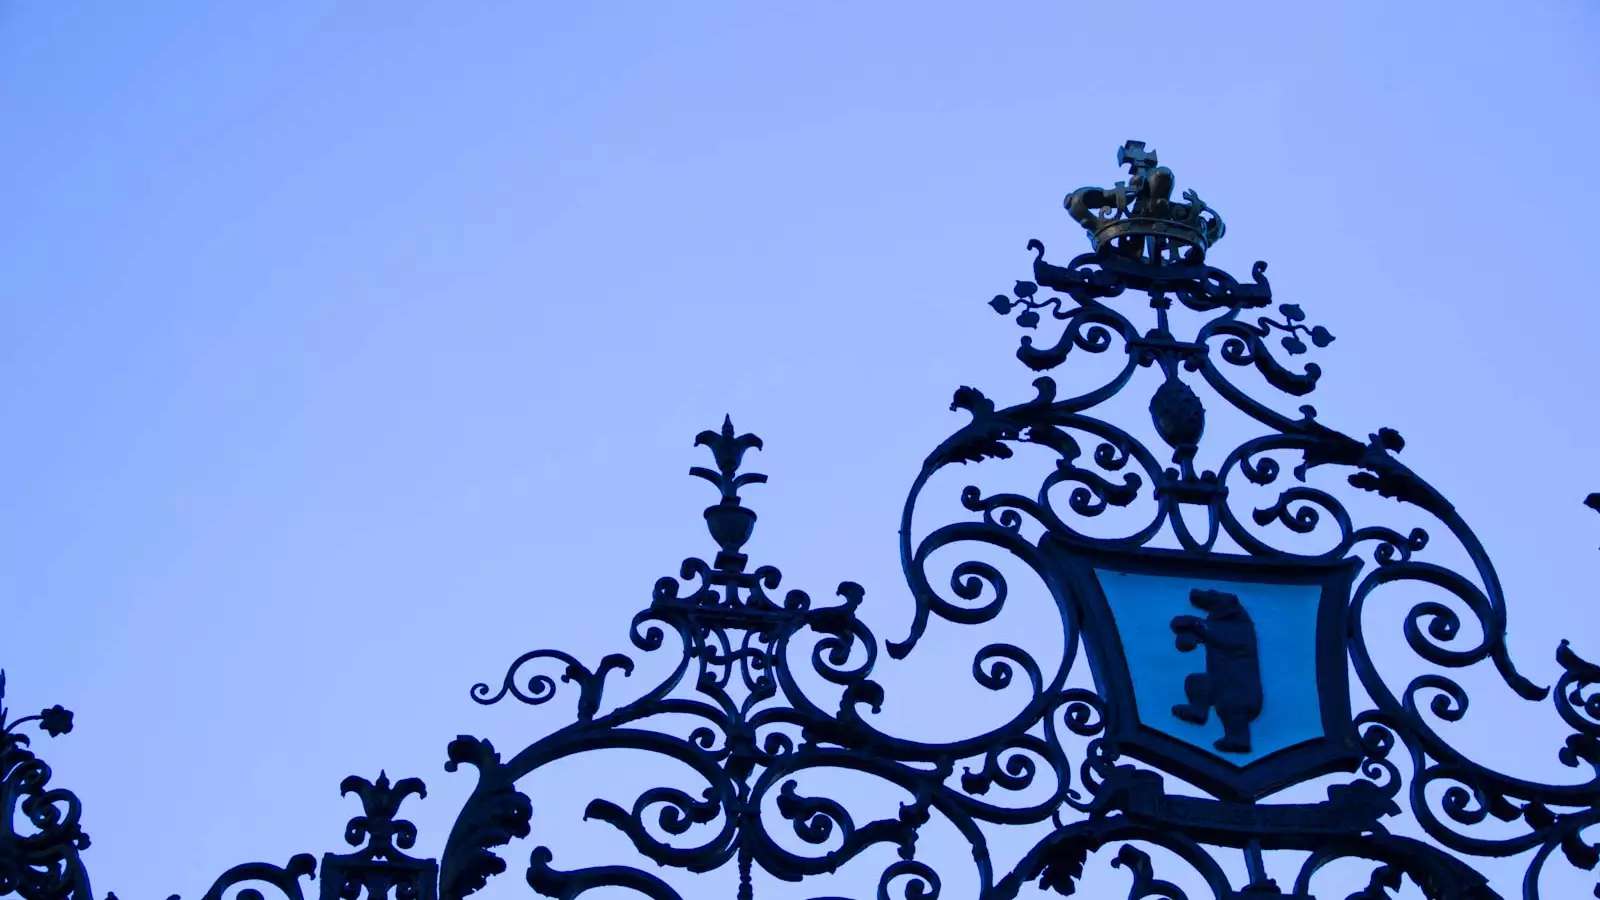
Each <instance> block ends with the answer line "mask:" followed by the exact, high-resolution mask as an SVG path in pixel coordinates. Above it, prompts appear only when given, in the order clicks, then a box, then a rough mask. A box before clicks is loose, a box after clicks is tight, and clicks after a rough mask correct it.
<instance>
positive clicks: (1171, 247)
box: [1065, 141, 1223, 265]
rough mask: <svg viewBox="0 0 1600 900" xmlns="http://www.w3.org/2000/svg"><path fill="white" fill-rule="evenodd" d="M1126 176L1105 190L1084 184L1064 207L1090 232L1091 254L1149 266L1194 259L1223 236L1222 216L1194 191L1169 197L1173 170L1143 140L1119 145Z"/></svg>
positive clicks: (1197, 258)
mask: <svg viewBox="0 0 1600 900" xmlns="http://www.w3.org/2000/svg"><path fill="white" fill-rule="evenodd" d="M1117 165H1119V166H1127V167H1128V180H1127V181H1119V182H1117V183H1116V186H1114V187H1109V188H1101V187H1083V188H1078V189H1077V190H1075V191H1073V192H1072V193H1070V194H1068V195H1067V199H1066V202H1065V206H1066V208H1067V211H1068V212H1070V213H1072V217H1073V218H1074V219H1077V220H1078V223H1079V224H1081V225H1082V226H1083V227H1084V230H1085V231H1087V232H1088V234H1089V241H1090V243H1091V244H1093V245H1094V249H1095V252H1097V253H1104V254H1110V255H1115V256H1118V257H1121V258H1123V259H1129V260H1136V261H1139V262H1144V263H1149V264H1152V265H1172V264H1182V263H1198V262H1200V261H1202V260H1204V259H1205V255H1206V250H1207V249H1208V248H1209V247H1210V246H1211V245H1212V244H1214V243H1216V242H1217V241H1218V240H1220V239H1221V238H1222V232H1223V225H1222V216H1220V215H1218V213H1217V211H1216V210H1214V209H1212V208H1211V207H1209V206H1207V205H1206V203H1205V201H1204V200H1201V199H1200V196H1199V195H1198V194H1196V193H1195V192H1194V191H1192V190H1186V191H1184V192H1183V199H1182V200H1173V199H1172V188H1173V184H1174V183H1175V179H1174V177H1173V174H1172V170H1171V169H1169V168H1167V167H1166V166H1163V165H1159V164H1158V162H1157V160H1156V152H1155V151H1154V150H1148V149H1146V148H1145V145H1144V141H1127V142H1125V143H1124V144H1123V145H1122V146H1121V147H1120V148H1118V149H1117Z"/></svg>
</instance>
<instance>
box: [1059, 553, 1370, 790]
mask: <svg viewBox="0 0 1600 900" xmlns="http://www.w3.org/2000/svg"><path fill="white" fill-rule="evenodd" d="M1047 543H1048V544H1050V546H1049V549H1048V551H1047V552H1048V553H1049V554H1050V556H1051V558H1052V559H1053V560H1054V561H1055V563H1056V565H1057V566H1059V568H1060V571H1061V573H1062V574H1063V575H1064V576H1065V577H1064V580H1065V582H1066V583H1067V584H1068V585H1069V586H1070V588H1071V590H1072V592H1073V594H1074V597H1075V600H1074V603H1075V606H1076V608H1077V612H1078V616H1079V622H1080V623H1081V625H1082V629H1083V635H1084V638H1085V643H1086V644H1087V647H1088V652H1089V659H1090V665H1091V668H1092V669H1093V672H1094V676H1095V680H1096V683H1097V684H1098V686H1099V688H1100V691H1101V693H1102V695H1103V696H1104V697H1105V698H1106V700H1107V703H1108V721H1107V741H1108V742H1109V743H1110V745H1111V748H1112V749H1114V750H1116V751H1117V752H1119V753H1122V754H1126V755H1128V756H1130V757H1133V758H1135V759H1139V760H1142V761H1144V762H1146V763H1148V764H1150V765H1152V766H1155V767H1156V768H1158V769H1161V770H1163V771H1166V772H1169V773H1171V774H1172V775H1174V776H1177V777H1178V778H1181V779H1183V780H1185V781H1187V782H1189V783H1190V784H1193V785H1195V786H1196V787H1199V788H1201V789H1203V790H1206V791H1209V792H1211V793H1212V794H1214V795H1216V796H1217V797H1218V798H1220V799H1224V800H1236V801H1254V800H1257V799H1259V798H1261V797H1263V796H1265V795H1267V794H1270V793H1273V792H1275V791H1278V790H1281V789H1283V788H1285V787H1288V786H1290V785H1292V784H1295V783H1298V782H1301V781H1304V780H1306V779H1309V778H1312V777H1315V776H1317V775H1322V774H1326V773H1328V772H1333V771H1349V770H1351V769H1353V768H1354V766H1355V764H1356V761H1357V760H1358V759H1359V757H1360V751H1359V746H1358V743H1357V736H1356V729H1355V725H1354V723H1353V721H1352V720H1351V716H1350V697H1349V673H1348V664H1347V662H1346V659H1345V635H1346V610H1347V607H1348V604H1349V598H1350V588H1351V583H1352V581H1353V579H1354V577H1355V574H1356V571H1357V570H1358V569H1359V568H1360V561H1359V560H1355V559H1331V560H1324V559H1316V558H1309V559H1308V558H1300V559H1282V558H1278V559H1271V560H1267V559H1261V558H1257V557H1249V556H1236V555H1230V554H1221V553H1204V554H1197V553H1190V552H1181V551H1171V550H1159V549H1148V548H1147V549H1139V550H1126V551H1123V550H1118V551H1108V550H1106V549H1104V548H1095V549H1093V550H1079V549H1074V548H1072V547H1070V546H1069V545H1067V544H1065V543H1064V542H1047Z"/></svg>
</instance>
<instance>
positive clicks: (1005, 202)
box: [0, 0, 1600, 900]
mask: <svg viewBox="0 0 1600 900" xmlns="http://www.w3.org/2000/svg"><path fill="white" fill-rule="evenodd" d="M1597 32H1600V14H1597V12H1596V9H1595V7H1594V6H1593V5H1592V4H1588V3H1582V2H1570V3H1560V2H1525V3H1476V2H1474V3H1450V4H1443V3H1438V4H1435V3H1425V4H1405V5H1400V4H1386V3H1359V4H1319V5H1315V6H1312V5H1303V4H1294V5H1289V4H1265V3H1263V4H1254V5H1250V4H1237V5H1216V4H1193V3H1190V4H1165V3H1151V4H1139V5H1137V6H1129V5H1127V4H1109V3H1107V4H1085V3H1067V2H1056V3H1017V4H1009V5H1005V6H1001V7H995V6H978V5H972V4H938V3H935V4H928V3H919V4H908V3H906V4H902V3H893V4H870V5H869V4H851V3H811V4H793V3H772V4H733V3H652V4H632V5H627V4H619V5H607V6H601V5H598V4H595V5H590V4H533V3H509V2H506V3H474V4H442V3H441V4H421V3H415V4H413V3H356V2H352V3H339V4H331V3H281V4H244V3H220V4H217V3H180V2H168V3H140V4H132V3H82V4H66V3H49V2H43V0H36V2H5V3H0V185H3V189H0V196H3V197H4V198H5V207H6V215H5V216H4V217H3V218H0V418H3V420H4V421H5V422H6V423H7V425H8V437H7V440H6V441H5V442H4V443H3V444H0V471H3V472H5V473H6V485H7V486H6V489H5V490H4V491H3V492H0V498H3V499H0V607H3V609H4V617H5V622H6V628H7V632H6V633H5V634H4V635H3V636H0V664H3V665H4V667H5V668H6V669H7V671H8V673H9V676H10V693H11V697H10V698H9V699H10V700H11V701H12V703H13V704H14V705H15V706H17V707H18V708H21V709H26V708H29V707H31V706H32V705H33V704H41V705H43V704H46V703H55V702H61V703H64V704H66V705H68V706H70V707H72V708H74V709H75V710H77V711H78V713H79V717H80V718H79V728H78V730H77V731H75V732H74V733H73V734H72V735H71V736H70V737H68V738H65V739H62V740H59V741H55V742H51V743H49V744H48V745H47V747H48V752H49V755H50V758H51V759H52V761H53V762H54V763H55V765H56V769H57V777H58V779H59V781H60V782H61V783H62V784H64V785H68V786H71V787H73V788H75V789H76V790H78V791H79V792H80V793H81V794H82V795H83V797H84V798H85V800H86V803H87V827H88V830H89V831H90V833H91V834H92V835H93V836H94V838H95V845H94V847H93V849H92V850H91V851H90V852H89V855H88V857H87V858H88V859H89V861H90V864H91V869H92V871H93V872H94V877H95V886H96V889H97V891H99V892H102V893H103V892H104V891H106V890H108V889H109V890H115V891H117V892H118V893H119V895H120V896H122V897H124V898H130V900H131V898H135V897H150V896H165V895H166V894H167V893H169V892H173V891H178V892H182V893H183V894H184V895H185V896H186V897H188V896H198V894H199V893H200V892H201V891H203V890H204V889H205V887H206V886H207V885H208V884H209V883H210V880H211V878H212V877H214V875H215V874H216V873H219V872H220V871H222V870H223V869H225V868H226V867H227V866H229V865H232V864H233V863H234V862H238V861H241V860H244V859H254V858H265V859H269V860H274V861H282V860H283V859H286V858H287V857H288V856H289V855H290V854H291V853H293V852H298V851H301V850H311V849H319V850H320V849H323V848H334V847H335V845H336V842H337V840H338V838H339V836H340V834H341V833H342V828H343V823H344V821H345V819H346V818H347V817H348V816H349V815H350V814H351V811H350V810H349V809H348V808H347V805H346V803H345V802H343V801H340V800H339V798H338V797H337V791H336V786H337V784H338V781H339V779H340V778H342V777H343V776H344V775H345V774H348V773H349V772H352V771H355V772H362V773H364V774H368V775H371V774H374V773H375V772H376V770H377V769H378V768H379V767H380V766H381V767H386V768H387V769H388V771H389V772H390V773H391V774H392V775H402V774H404V775H411V774H415V775H421V776H423V777H425V778H427V779H428V781H429V783H430V788H431V791H430V797H429V799H428V800H427V801H426V803H425V804H423V805H424V806H426V808H427V812H426V813H424V812H423V811H421V810H420V809H419V812H418V821H419V823H422V824H424V827H425V835H431V836H432V840H433V841H434V842H435V843H432V844H429V843H428V842H427V838H426V837H425V839H424V845H425V846H424V849H426V850H429V851H430V852H437V848H438V846H439V843H438V842H442V840H443V837H444V833H445V832H444V826H445V823H448V821H449V813H450V810H451V809H452V804H458V803H459V801H460V799H461V797H463V796H464V792H465V789H466V785H465V781H466V778H465V776H446V775H445V774H444V773H443V772H442V771H440V765H441V763H442V761H443V748H444V745H445V743H446V742H447V741H448V740H449V739H450V738H451V737H453V736H455V735H456V734H457V733H460V732H472V733H483V734H489V735H494V736H496V739H497V743H498V742H499V741H501V740H503V741H505V742H507V743H508V744H514V743H516V742H517V741H518V740H519V739H523V738H528V737H532V736H534V735H535V734H536V733H538V731H539V728H540V727H541V726H539V724H538V722H530V721H521V720H515V719H504V717H502V718H493V717H492V716H490V714H488V713H485V712H484V711H483V710H480V709H478V708H477V707H475V706H473V705H472V704H471V703H470V701H469V700H468V699H467V697H466V689H467V687H468V686H469V685H471V684H472V683H473V682H475V681H479V680H493V679H496V678H498V676H499V674H500V672H501V670H502V667H503V665H504V663H505V662H507V661H509V660H510V659H511V658H513V657H514V656H515V655H516V654H517V653H518V652H520V651H521V650H523V649H527V648H528V647H532V646H536V645H539V646H545V645H548V646H559V647H565V648H567V649H570V650H572V651H573V652H575V653H578V654H579V655H580V656H584V657H586V658H597V657H598V656H599V655H600V654H602V653H604V652H609V651H610V650H613V649H619V648H621V647H622V646H623V645H624V644H625V640H626V634H625V629H626V623H627V621H628V618H629V617H630V616H631V614H632V612H633V611H635V610H636V609H639V608H641V607H642V606H643V605H645V604H646V603H647V602H648V598H649V590H650V586H651V584H652V583H653V582H654V580H655V579H656V578H657V577H658V576H660V575H662V574H666V573H668V572H670V571H672V570H673V569H675V567H676V564H677V562H678V560H679V559H680V558H681V557H682V556H684V555H686V554H692V553H705V552H708V551H709V550H710V549H711V548H710V547H709V543H708V541H707V540H706V539H705V538H704V536H703V531H702V530H701V525H700V519H699V510H700V509H701V507H702V506H703V505H705V503H707V502H709V499H708V497H707V495H706V491H705V488H704V485H702V484H699V483H696V482H692V481H691V480H690V479H688V478H685V477H684V469H685V468H686V466H688V465H690V464H691V463H693V464H698V463H700V459H699V458H698V452H699V451H694V450H692V449H691V448H690V447H689V441H690V439H691V438H692V436H693V435H694V434H695V432H697V431H698V430H699V429H701V428H704V427H708V426H712V425H715V424H716V423H718V422H720V421H721V417H722V415H723V414H724V413H725V412H732V413H733V416H734V421H735V422H736V423H737V424H738V425H739V426H741V428H744V429H750V430H754V431H756V432H758V433H760V434H761V435H762V436H763V437H765V438H766V439H767V441H768V448H769V449H768V451H767V452H765V453H763V454H759V455H758V457H757V458H756V459H757V460H758V463H757V464H758V466H759V468H760V470H761V471H765V472H768V473H769V474H771V476H772V478H773V480H772V483H771V484H770V485H768V486H766V487H764V488H757V489H753V497H752V505H754V507H755V508H756V509H757V510H758V511H759V512H760V513H761V514H762V516H763V518H762V520H761V524H760V525H759V526H758V530H757V533H756V537H755V539H754V541H753V542H752V545H751V551H752V553H753V554H754V555H756V556H757V557H758V558H759V559H762V560H766V561H770V562H773V563H775V564H777V565H779V566H780V567H782V568H783V569H784V571H785V573H786V575H787V576H788V579H789V581H790V582H791V583H792V584H795V585H797V586H805V587H807V588H808V589H810V590H811V591H812V592H813V593H815V594H821V595H826V594H827V593H829V591H830V586H831V585H833V584H834V583H836V582H837V581H839V580H840V579H845V578H848V579H853V580H856V581H859V582H861V583H863V584H864V585H866V586H867V589H868V595H867V596H868V604H869V606H870V607H872V608H877V609H882V610H883V612H882V615H884V616H885V617H886V618H885V621H889V622H894V623H899V622H900V621H901V619H899V618H896V616H899V615H900V614H901V611H902V610H903V609H904V604H905V603H906V601H905V593H904V589H903V581H902V580H901V579H900V575H899V571H898V560H897V557H896V544H895V530H896V528H897V526H898V515H899V507H900V504H901V502H902V501H903V499H904V496H905V490H906V488H907V486H908V485H909V484H910V482H911V479H912V477H913V476H914V475H915V471H916V466H917V465H918V463H919V462H920V460H921V459H922V457H923V456H924V455H925V454H926V452H927V451H928V450H929V449H931V448H932V447H933V446H935V445H936V444H937V443H938V441H939V440H940V439H941V438H942V437H943V436H944V435H945V434H947V433H948V432H949V431H950V430H951V429H953V428H954V427H956V426H957V425H958V424H959V422H960V421H961V420H960V419H959V418H957V417H955V416H953V415H950V414H948V413H947V412H946V411H945V409H946V405H947V404H948V402H949V395H950V392H951V391H952V390H953V389H954V388H955V387H956V386H958V385H962V384H974V385H978V386H980V387H982V388H984V389H985V390H986V391H988V392H989V393H990V395H991V396H995V397H997V398H998V399H1001V400H1002V401H1003V402H1015V401H1017V400H1021V399H1025V398H1026V397H1028V396H1031V388H1030V387H1029V382H1030V380H1031V378H1032V377H1033V376H1032V374H1031V373H1029V372H1027V371H1026V370H1025V369H1023V368H1022V367H1021V366H1019V365H1018V364H1017V363H1016V361H1015V360H1014V359H1013V357H1012V352H1013V350H1014V347H1015V343H1014V342H1015V337H1016V335H1015V329H1014V327H1013V326H1012V325H1011V324H1010V323H1009V322H1007V321H1005V320H1004V319H1001V318H999V317H997V316H994V315H993V314H992V312H991V311H990V310H988V309H987V308H986V307H985V305H984V304H985V301H986V300H987V299H988V298H989V297H990V296H992V295H993V294H994V293H995V292H997V291H1003V290H1006V289H1007V288H1008V287H1009V286H1010V284H1011V283H1012V281H1013V280H1015V279H1017V278H1021V277H1027V275H1028V264H1029V261H1030V258H1031V257H1030V255H1029V254H1028V253H1027V252H1026V251H1024V249H1023V245H1024V243H1025V242H1026V241H1027V239H1028V238H1030V237H1039V238H1041V239H1044V240H1045V241H1046V243H1047V244H1049V245H1051V246H1052V248H1059V249H1055V251H1054V253H1053V254H1052V255H1053V256H1055V257H1057V258H1062V259H1064V258H1065V256H1066V255H1067V254H1068V253H1070V252H1072V250H1074V249H1075V248H1076V247H1078V246H1079V245H1080V244H1081V236H1080V232H1079V231H1078V229H1077V226H1076V225H1074V224H1073V223H1072V222H1071V221H1070V219H1068V218H1067V217H1066V215H1065V214H1064V212H1063V211H1062V210H1061V208H1060V199H1059V198H1060V196H1061V195H1062V194H1063V193H1065V192H1066V191H1068V190H1071V189H1072V188H1074V187H1077V186H1079V185H1081V184H1085V183H1095V182H1099V181H1102V180H1106V179H1111V178H1114V177H1115V175H1114V169H1113V166H1112V160H1113V154H1114V149H1115V148H1116V147H1117V146H1118V145H1119V144H1120V143H1121V142H1122V141H1123V140H1124V139H1126V138H1130V137H1131V138H1140V139H1143V140H1146V141H1147V142H1148V143H1149V144H1150V145H1151V146H1153V147H1155V148H1156V149H1157V150H1158V151H1159V153H1160V155H1161V160H1162V162H1163V163H1165V164H1168V165H1170V166H1172V167H1173V168H1174V169H1175V170H1176V172H1177V175H1178V178H1179V186H1180V188H1182V187H1195V188H1197V189H1198V190H1199V191H1200V192H1201V194H1202V195H1203V196H1204V197H1205V198H1206V200H1207V201H1209V202H1210V203H1211V204H1213V205H1214V206H1216V207H1218V208H1219V209H1221V211H1222V213H1223V215H1224V216H1225V217H1226V218H1227V221H1228V236H1227V237H1226V239H1225V240H1224V241H1223V242H1222V243H1221V244H1220V245H1219V247H1218V248H1217V250H1216V252H1215V253H1214V254H1213V256H1212V261H1213V262H1215V263H1217V264H1220V265H1223V266H1225V267H1228V268H1230V269H1232V270H1233V271H1235V272H1237V273H1240V274H1244V273H1246V272H1248V269H1249V264H1250V262H1251V261H1253V260H1255V259H1257V258H1261V259H1266V260H1269V261H1270V262H1271V265H1272V268H1271V271H1270V275H1271V277H1272V280H1273V283H1274V286H1275V288H1276V292H1277V294H1278V295H1279V298H1280V299H1282V300H1287V301H1293V302H1299V303H1300V304H1301V305H1303V306H1304V307H1305V308H1306V310H1307V312H1308V314H1310V316H1311V317H1312V320H1313V321H1316V322H1320V323H1322V324H1325V325H1327V326H1328V327H1329V328H1330V329H1331V330H1332V331H1333V332H1334V333H1335V334H1337V335H1338V336H1339V341H1338V343H1336V344H1334V345H1333V347H1331V348H1329V350H1328V351H1326V352H1325V353H1324V354H1323V356H1322V357H1321V360H1320V361H1321V362H1322V364H1323V368H1324V369H1325V371H1326V375H1325V377H1324V380H1323V386H1322V387H1321V388H1320V389H1319V391H1318V393H1317V395H1316V396H1315V398H1314V401H1315V403H1316V404H1317V407H1318V409H1319V410H1320V411H1321V415H1322V418H1323V419H1324V420H1325V421H1329V422H1331V423H1335V424H1337V425H1338V426H1340V427H1342V428H1344V429H1345V430H1347V431H1349V432H1351V433H1354V434H1358V435H1359V434H1365V433H1366V432H1368V431H1372V430H1375V429H1376V428H1377V427H1378V426H1380V425H1392V426H1395V427H1397V428H1399V429H1400V430H1401V431H1402V432H1403V433H1404V434H1405V435H1406V437H1407V438H1408V441H1409V444H1408V446H1407V449H1406V450H1405V455H1404V459H1405V460H1406V461H1407V462H1408V463H1409V464H1410V465H1411V466H1412V467H1413V468H1414V469H1416V470H1417V471H1418V472H1420V473H1422V474H1423V475H1424V476H1425V477H1427V478H1429V480H1430V481H1432V482H1433V483H1434V484H1435V485H1437V486H1439V487H1440V488H1442V489H1443V490H1445V491H1446V492H1447V493H1448V494H1449V495H1450V496H1451V497H1452V498H1453V499H1454V501H1455V503H1456V505H1457V507H1458V508H1459V509H1460V510H1461V512H1462V513H1463V514H1464V515H1465V516H1466V517H1467V518H1468V520H1469V521H1471V522H1472V523H1473V525H1474V527H1475V528H1476V529H1477V531H1478V534H1479V535H1480V537H1481V538H1482V539H1483V541H1484V542H1485V544H1486V545H1487V546H1488V547H1489V548H1490V550H1491V552H1493V553H1494V554H1495V558H1496V560H1497V563H1498V565H1499V567H1500V573H1501V576H1502V578H1503V580H1504V582H1505V584H1506V587H1507V593H1508V596H1509V598H1510V603H1511V623H1512V626H1511V627H1512V632H1511V641H1512V647H1513V650H1514V651H1515V652H1516V653H1517V654H1518V655H1519V657H1520V658H1521V660H1522V661H1523V665H1524V667H1525V668H1526V669H1528V670H1530V672H1531V673H1532V674H1533V675H1535V677H1536V680H1541V681H1546V682H1547V681H1549V680H1550V674H1549V673H1550V672H1551V671H1552V669H1553V662H1552V660H1551V657H1550V652H1551V650H1552V649H1553V647H1554V644H1555V642H1556V640H1557V639H1558V637H1560V636H1563V635H1571V636H1573V637H1575V638H1577V639H1579V642H1580V644H1583V643H1587V644H1588V645H1589V646H1588V650H1589V652H1590V654H1591V655H1600V639H1597V638H1593V637H1591V635H1592V634H1593V633H1594V630H1593V629H1592V628H1591V627H1589V626H1588V625H1587V623H1586V618H1585V616H1586V612H1585V611H1587V610H1589V609H1592V607H1593V604H1594V602H1595V596H1594V591H1593V587H1592V583H1593V573H1594V572H1595V571H1596V566H1597V565H1600V559H1597V558H1596V555H1595V546H1596V544H1597V543H1600V518H1597V517H1596V516H1595V515H1594V514H1593V513H1592V512H1590V511H1588V510H1585V509H1584V508H1583V507H1582V506H1580V504H1579V501H1580V500H1581V499H1582V497H1583V496H1584V495H1585V494H1586V493H1588V492H1589V491H1591V490H1596V489H1600V473H1597V472H1596V469H1595V466H1594V451H1593V448H1594V447H1595V446H1596V445H1597V438H1600V419H1597V418H1596V416H1595V415H1594V408H1595V405H1594V392H1595V389H1596V387H1597V384H1600V381H1597V378H1596V368H1595V350H1594V335H1595V334H1596V332H1597V330H1600V328H1597V326H1600V310H1597V307H1596V303H1595V300H1594V294H1595V291H1594V287H1593V285H1594V284H1595V283H1596V281H1597V278H1600V255H1597V254H1596V252H1595V249H1594V241H1593V235H1594V210H1595V209H1596V208H1600V188H1597V186H1596V185H1597V182H1596V180H1595V179H1594V178H1593V177H1592V172H1593V169H1594V164H1593V161H1592V159H1591V156H1592V154H1593V150H1594V147H1595V143H1596V137H1597V133H1600V116H1597V115H1595V110H1596V108H1597V100H1600V63H1597V62H1596V59H1597V57H1596V55H1595V53H1594V52H1593V47H1594V44H1595V41H1596V39H1597V37H1600V33H1597ZM897 627H898V625H894V626H891V627H887V628H886V629H885V631H886V632H890V633H892V632H894V631H895V630H896V628H897ZM1585 638H1588V640H1587V641H1585ZM1530 715H1537V716H1544V715H1545V714H1544V712H1543V711H1533V712H1530ZM541 721H544V722H546V723H554V721H555V720H553V719H546V720H541ZM496 728H502V729H504V730H503V731H501V732H496V731H495V729H496ZM1492 730H1493V729H1491V731H1492ZM1540 754H1541V756H1540V758H1541V759H1545V758H1547V757H1548V755H1549V754H1547V753H1544V752H1543V751H1542V750H1541V751H1540ZM515 868H518V865H517V864H516V863H514V869H515ZM510 877H511V876H508V878H510Z"/></svg>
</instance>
